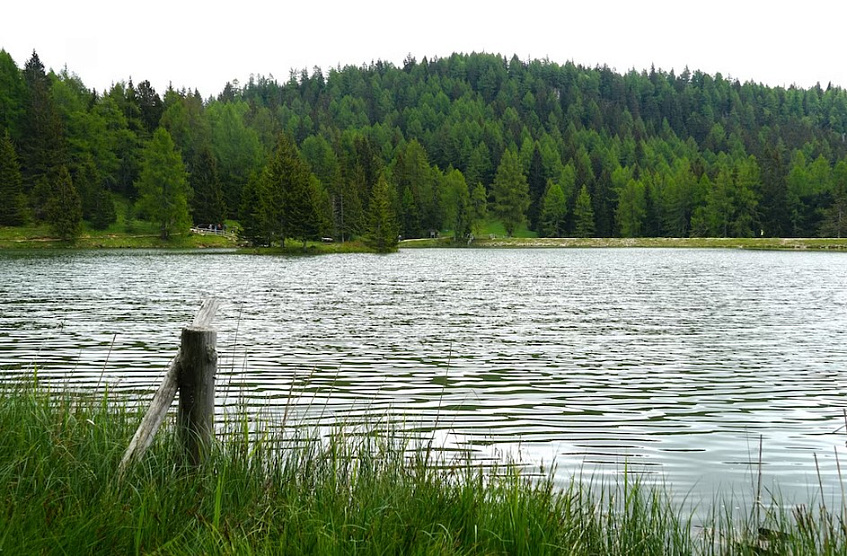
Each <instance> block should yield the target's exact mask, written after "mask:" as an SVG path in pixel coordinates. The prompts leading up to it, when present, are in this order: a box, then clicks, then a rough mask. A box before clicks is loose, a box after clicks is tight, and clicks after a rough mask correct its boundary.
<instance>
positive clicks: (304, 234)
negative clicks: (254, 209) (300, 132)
mask: <svg viewBox="0 0 847 556" xmlns="http://www.w3.org/2000/svg"><path fill="white" fill-rule="evenodd" d="M259 191H260V195H261V201H260V202H261V203H262V212H263V216H262V217H263V219H264V220H265V222H266V223H267V226H268V230H269V232H270V238H271V240H274V239H276V240H279V242H280V244H281V245H282V246H283V247H285V239H286V238H292V239H299V240H301V241H302V242H303V246H304V247H305V245H306V241H308V240H310V239H316V238H317V237H318V233H319V226H320V223H319V220H318V214H317V211H316V209H315V199H314V196H313V194H312V187H311V173H310V172H309V166H308V165H307V164H306V163H305V162H304V161H303V159H302V158H301V157H300V153H299V152H298V151H297V147H296V146H295V145H294V142H293V140H292V139H291V137H289V136H288V135H285V134H281V135H280V136H279V141H278V142H277V146H276V150H275V152H274V157H273V158H272V159H271V161H270V163H269V164H268V166H267V167H266V168H265V173H264V184H263V186H262V187H260V189H259Z"/></svg>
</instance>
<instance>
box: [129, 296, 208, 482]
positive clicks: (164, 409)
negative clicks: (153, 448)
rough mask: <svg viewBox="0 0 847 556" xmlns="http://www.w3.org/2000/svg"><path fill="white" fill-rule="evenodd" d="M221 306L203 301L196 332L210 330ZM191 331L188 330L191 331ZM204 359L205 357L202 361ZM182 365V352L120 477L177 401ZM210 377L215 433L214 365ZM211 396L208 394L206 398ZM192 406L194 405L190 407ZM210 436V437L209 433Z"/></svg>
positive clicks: (140, 429) (140, 428)
mask: <svg viewBox="0 0 847 556" xmlns="http://www.w3.org/2000/svg"><path fill="white" fill-rule="evenodd" d="M218 305H219V302H218V300H217V299H215V298H209V299H206V300H204V301H203V303H202V305H201V306H200V310H199V311H198V312H197V315H195V317H194V321H193V323H192V326H191V327H193V328H198V327H199V328H204V327H208V326H210V325H211V324H212V320H213V319H214V318H215V312H216V311H217V310H218ZM191 327H189V328H191ZM211 347H212V351H213V352H214V348H215V339H214V338H213V339H212V341H211ZM213 358H214V359H215V360H217V355H216V354H214V353H213ZM200 359H201V360H202V359H203V358H202V357H201V358H200ZM181 363H182V351H181V350H180V351H179V352H177V356H176V357H175V358H174V360H173V361H172V362H171V364H170V366H169V367H168V372H167V373H165V379H164V380H163V381H162V384H161V386H159V389H158V390H157V391H156V394H155V395H154V396H153V401H152V402H151V403H150V408H149V409H148V410H147V413H146V414H145V415H144V418H143V419H142V420H141V424H140V425H139V426H138V430H136V431H135V435H134V436H133V437H132V441H131V442H130V443H129V447H127V449H126V452H124V456H123V458H122V459H121V464H120V468H119V469H120V474H121V475H123V474H124V473H125V472H126V470H127V468H128V467H129V466H130V464H131V463H132V462H133V461H135V460H137V459H139V458H140V457H141V456H142V455H143V454H144V452H145V451H146V450H147V448H149V447H150V445H151V444H152V443H153V437H154V436H155V435H156V431H158V430H159V426H160V425H161V424H162V421H164V420H165V416H166V415H167V413H168V408H169V407H170V405H171V403H172V402H173V400H174V396H175V395H176V390H177V382H178V376H179V375H180V366H181ZM212 368H213V370H212V372H211V375H210V376H211V377H210V378H208V381H210V382H211V384H212V385H213V387H212V394H211V396H212V403H211V405H212V409H211V415H212V417H211V424H210V425H209V427H208V430H209V431H211V430H212V426H213V425H214V412H215V409H214V381H215V376H214V375H215V373H214V365H212ZM207 395H208V394H207ZM188 405H189V406H192V407H193V405H194V404H188ZM210 435H211V433H210ZM197 455H198V456H199V455H200V452H199V451H198V452H197Z"/></svg>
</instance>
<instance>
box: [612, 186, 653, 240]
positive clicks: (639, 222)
mask: <svg viewBox="0 0 847 556" xmlns="http://www.w3.org/2000/svg"><path fill="white" fill-rule="evenodd" d="M618 197H619V199H618V207H617V210H616V211H615V220H616V221H617V223H618V227H619V229H620V232H621V236H623V237H639V236H641V235H642V229H643V225H644V218H645V216H646V215H647V203H646V197H645V187H644V184H643V183H642V182H641V180H634V179H630V180H629V181H627V183H626V185H625V186H624V187H623V189H621V191H620V193H619V195H618Z"/></svg>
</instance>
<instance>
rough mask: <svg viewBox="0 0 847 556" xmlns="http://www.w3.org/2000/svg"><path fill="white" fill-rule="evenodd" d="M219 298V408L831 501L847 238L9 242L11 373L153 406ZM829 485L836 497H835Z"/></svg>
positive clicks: (735, 491) (706, 489) (5, 310)
mask: <svg viewBox="0 0 847 556" xmlns="http://www.w3.org/2000/svg"><path fill="white" fill-rule="evenodd" d="M207 296H217V297H219V298H221V299H222V300H223V304H222V306H221V308H220V310H219V311H218V316H217V318H216V320H215V322H216V325H217V328H218V329H219V336H218V342H219V352H220V371H219V376H218V386H219V406H220V411H222V412H228V411H237V410H239V409H244V408H245V407H246V408H247V409H248V411H250V412H251V413H254V412H255V413H257V414H258V413H260V412H263V413H266V414H267V413H269V414H271V415H273V414H277V415H282V414H284V413H285V412H288V415H289V417H288V418H289V420H291V421H292V422H297V423H301V424H311V425H320V426H325V427H331V426H332V425H333V424H334V423H337V422H339V421H340V422H344V423H347V424H356V423H362V422H366V423H379V425H380V426H383V425H395V426H398V427H402V428H404V429H405V430H414V431H417V432H421V433H422V434H424V435H427V436H429V437H432V438H434V440H435V443H436V445H437V446H439V447H440V448H443V449H445V450H448V451H449V450H468V451H470V453H472V454H473V455H474V456H475V457H477V458H479V460H480V461H482V462H485V461H491V460H492V459H494V460H497V459H498V458H503V457H506V456H507V455H511V456H513V457H517V458H520V459H521V461H523V462H524V463H525V464H526V465H527V466H528V468H529V469H530V470H531V469H533V468H534V467H533V466H535V465H537V464H539V463H542V462H543V463H544V464H546V465H548V466H549V465H550V464H551V463H555V464H556V466H557V471H556V473H557V477H558V478H559V479H561V480H563V481H564V480H566V479H567V478H568V477H570V476H571V475H572V474H574V473H583V474H586V475H591V474H598V475H604V474H611V473H619V472H621V471H622V470H623V469H624V467H625V466H626V468H627V470H628V472H632V473H640V474H644V476H645V477H648V478H650V479H651V480H653V479H655V480H657V481H663V482H664V483H666V484H667V485H668V486H669V487H670V488H671V489H672V491H673V492H674V493H675V494H676V496H677V497H678V498H679V499H680V500H681V499H686V500H688V501H692V500H693V501H695V502H699V501H700V499H706V500H707V501H710V500H712V498H713V497H714V496H715V495H718V496H719V497H724V498H726V497H727V496H729V495H732V496H733V497H736V498H745V499H747V500H749V499H750V498H751V497H752V496H753V493H754V487H753V485H754V482H755V475H756V474H757V472H758V459H759V440H760V438H761V439H762V456H761V457H762V472H763V477H764V482H765V486H766V487H767V488H769V489H771V490H778V491H779V492H780V493H781V498H782V499H784V500H786V501H809V500H813V499H819V498H820V494H819V488H820V487H819V486H818V483H819V481H818V476H817V471H816V468H815V460H814V457H815V455H816V456H817V459H818V465H819V468H820V478H821V482H822V483H823V486H824V490H825V496H826V497H827V503H828V505H829V504H834V507H837V505H838V504H839V503H840V493H841V486H840V482H839V474H838V470H837V463H838V462H837V457H836V454H837V455H838V458H844V456H845V440H847V431H845V429H844V421H845V416H844V413H843V412H844V408H845V407H847V403H845V401H847V400H845V395H844V392H845V387H846V386H847V384H845V379H844V376H845V374H844V373H845V369H847V342H845V331H847V255H845V254H838V253H821V252H814V253H808V252H764V251H761V252H757V251H741V250H696V249H691V250H684V249H678V250H665V249H586V250H581V249H558V250H557V249H538V250H494V249H489V250H486V249H478V250H474V249H454V250H448V249H432V250H402V251H400V252H399V253H398V254H394V255H390V256H377V255H365V254H362V255H356V254H345V255H326V256H317V257H268V256H251V255H237V254H233V253H220V252H218V253H216V252H203V251H194V252H163V251H84V252H77V251H26V252H15V251H12V252H3V253H0V372H2V374H3V375H4V376H7V377H8V376H10V375H15V374H20V373H31V372H33V370H35V369H37V372H38V376H39V378H41V379H44V380H50V381H56V382H59V383H63V384H64V383H70V384H72V385H74V386H78V387H84V388H97V387H98V386H99V387H101V388H102V387H103V386H104V385H106V384H108V385H109V387H110V388H111V389H112V390H117V391H120V392H122V393H125V394H126V395H128V396H130V397H132V398H133V399H138V400H141V401H143V402H145V403H146V401H147V400H149V398H150V395H151V394H152V391H153V390H154V389H155V388H156V386H158V383H159V381H160V380H161V377H162V376H163V374H164V370H165V368H166V367H167V364H168V362H169V360H170V359H171V358H172V357H173V355H174V354H175V351H176V347H177V344H178V338H179V331H180V328H181V327H182V326H183V325H184V324H186V323H187V322H190V320H191V319H192V317H193V315H194V313H195V312H196V310H197V308H198V307H199V304H200V301H201V300H202V299H203V298H204V297H207ZM830 498H832V499H833V500H837V502H833V500H830Z"/></svg>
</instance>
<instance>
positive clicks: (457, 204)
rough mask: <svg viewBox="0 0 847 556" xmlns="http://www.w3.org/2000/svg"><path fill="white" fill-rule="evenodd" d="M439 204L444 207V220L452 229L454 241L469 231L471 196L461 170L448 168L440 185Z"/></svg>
mask: <svg viewBox="0 0 847 556" xmlns="http://www.w3.org/2000/svg"><path fill="white" fill-rule="evenodd" d="M441 205H442V207H443V208H444V213H445V217H444V221H445V223H446V224H447V226H448V227H449V228H450V229H452V230H453V239H454V240H456V241H459V240H461V239H462V238H464V237H466V236H467V235H468V234H469V233H470V232H471V216H472V214H471V208H472V207H471V196H470V192H469V191H468V184H467V183H466V182H465V176H463V175H462V172H460V171H459V170H455V169H452V168H451V169H450V170H448V172H447V174H446V175H445V176H444V178H443V181H442V185H441Z"/></svg>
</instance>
